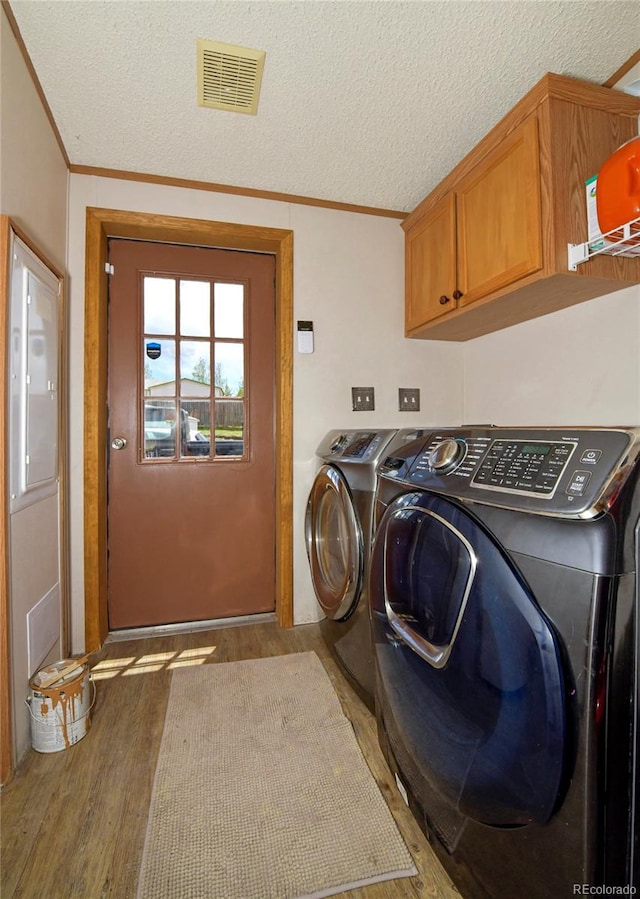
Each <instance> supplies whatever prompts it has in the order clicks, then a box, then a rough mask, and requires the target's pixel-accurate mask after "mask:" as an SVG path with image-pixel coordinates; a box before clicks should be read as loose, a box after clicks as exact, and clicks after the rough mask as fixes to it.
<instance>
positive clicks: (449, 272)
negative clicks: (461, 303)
mask: <svg viewBox="0 0 640 899" xmlns="http://www.w3.org/2000/svg"><path fill="white" fill-rule="evenodd" d="M455 249H456V208H455V197H454V196H453V194H449V195H448V196H446V197H445V198H444V199H443V200H442V201H441V202H440V203H438V204H437V205H436V206H434V208H433V209H432V210H431V212H429V213H428V214H427V215H426V216H425V217H424V218H422V219H420V221H418V222H416V224H415V225H414V227H413V228H412V229H411V230H410V231H409V232H408V233H407V238H406V250H405V252H406V259H405V265H406V319H405V327H406V331H407V333H408V332H409V331H411V330H413V329H414V328H417V327H419V326H420V325H422V324H424V323H425V322H428V321H432V320H433V319H434V318H438V317H439V316H441V315H444V314H446V313H447V312H450V311H451V309H454V308H455V307H456V301H455V300H454V299H453V291H454V290H455V286H456V269H455V258H456V257H455ZM441 297H447V302H446V303H443V302H441Z"/></svg>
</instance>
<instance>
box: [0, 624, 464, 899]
mask: <svg viewBox="0 0 640 899" xmlns="http://www.w3.org/2000/svg"><path fill="white" fill-rule="evenodd" d="M307 651H315V652H316V653H317V654H318V656H319V657H320V658H321V659H322V661H323V663H324V665H325V668H326V669H327V671H328V673H329V676H330V678H331V680H332V682H333V684H334V686H335V689H336V692H337V693H338V695H339V697H340V700H341V702H342V705H343V708H344V710H345V713H346V714H347V715H348V717H349V718H350V720H351V722H352V724H353V727H354V730H355V733H356V736H357V739H358V741H359V744H360V747H361V749H362V751H363V754H364V756H365V758H366V759H367V762H368V764H369V767H370V769H371V771H372V773H373V775H374V776H375V778H376V781H377V782H378V784H379V786H380V789H381V791H382V793H383V795H384V797H385V799H386V800H387V802H388V804H389V807H390V809H391V812H392V814H393V815H394V817H395V819H396V821H397V823H398V826H399V828H400V830H401V832H402V834H403V836H404V838H405V841H406V843H407V846H408V847H409V850H410V852H411V854H412V855H413V858H414V861H415V864H416V867H417V868H418V872H419V873H418V875H417V876H416V877H412V878H403V879H401V880H396V881H389V882H387V883H381V884H375V885H372V886H368V887H366V888H361V889H357V890H351V891H349V892H347V893H342V894H340V895H341V896H342V897H345V899H346V897H349V899H396V897H397V899H427V897H429V899H460V894H459V893H458V891H457V890H456V889H455V887H453V886H452V884H451V882H450V880H449V878H448V876H447V875H446V873H445V872H444V870H443V868H442V867H441V865H440V863H439V861H438V860H437V859H436V857H435V855H434V854H433V851H432V849H431V847H430V846H429V843H428V842H427V840H426V839H425V837H424V836H423V834H422V832H421V831H420V829H419V827H418V825H417V824H416V822H415V820H414V819H413V817H412V815H411V813H410V812H409V810H408V809H407V807H406V806H405V804H404V802H403V801H402V799H401V797H400V795H399V793H398V791H397V789H396V786H395V782H394V780H393V777H392V776H391V773H390V771H389V769H388V767H387V765H386V763H385V761H384V758H383V756H382V753H381V751H380V749H379V747H378V743H377V738H376V727H375V718H374V717H373V716H372V715H371V714H370V712H369V711H368V709H367V708H366V706H365V705H364V704H363V703H362V702H361V701H360V699H359V698H358V696H357V695H356V694H355V692H354V691H353V690H352V689H351V687H350V685H349V684H348V682H347V681H346V680H345V679H344V677H343V676H342V674H341V673H340V670H339V668H338V667H337V666H336V664H335V663H334V661H333V659H332V657H331V656H330V654H329V652H328V650H327V649H326V647H325V644H324V642H323V641H322V638H321V636H320V632H319V628H318V626H317V625H315V624H309V625H302V626H298V627H295V628H291V629H288V630H283V629H281V628H279V627H278V626H277V625H276V624H272V623H266V624H264V623H263V624H250V625H244V626H240V627H229V628H216V629H214V630H210V631H197V632H194V633H189V634H181V635H172V636H162V637H152V638H147V639H144V640H136V641H128V642H113V643H107V644H105V646H104V647H103V649H102V650H101V652H100V653H95V654H94V655H93V656H92V657H91V660H90V663H91V668H92V670H93V676H94V678H95V683H96V688H97V691H96V702H95V706H94V709H93V724H92V728H91V730H90V731H89V733H88V734H87V736H86V737H85V738H84V739H83V740H81V742H80V743H77V744H76V745H75V746H73V747H71V748H70V749H68V750H63V751H61V752H57V753H53V754H50V755H44V754H41V753H37V752H34V751H33V750H30V751H29V753H28V755H27V757H26V758H25V760H24V761H23V763H22V764H21V766H20V768H19V769H18V771H17V773H16V775H15V777H14V778H13V780H12V781H11V782H10V783H9V784H8V785H7V786H6V787H5V789H4V790H3V792H2V796H1V797H0V808H1V813H2V815H1V821H0V826H1V835H2V847H1V848H2V871H1V889H0V895H2V897H3V899H14V897H22V899H105V897H112V899H134V897H135V895H136V885H137V879H138V870H139V865H140V859H141V855H142V847H143V842H144V836H145V830H146V825H147V813H148V808H149V801H150V796H151V786H152V782H153V775H154V771H155V766H156V759H157V754H158V750H159V746H160V739H161V736H162V729H163V725H164V714H165V709H166V705H167V700H168V693H169V683H170V678H171V670H172V668H171V666H176V665H182V664H188V663H194V662H196V663H204V664H209V663H211V664H214V663H217V662H227V661H236V660H241V659H249V658H262V657H267V656H272V655H281V654H285V653H291V652H307ZM200 660H204V661H203V662H202V661H200ZM202 899H224V897H202ZM247 899H252V897H250V896H248V897H247Z"/></svg>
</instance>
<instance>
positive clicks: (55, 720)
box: [26, 659, 95, 752]
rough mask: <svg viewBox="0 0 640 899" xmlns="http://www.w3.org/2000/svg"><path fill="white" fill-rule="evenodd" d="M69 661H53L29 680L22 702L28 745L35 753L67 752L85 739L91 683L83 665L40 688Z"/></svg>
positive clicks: (90, 700)
mask: <svg viewBox="0 0 640 899" xmlns="http://www.w3.org/2000/svg"><path fill="white" fill-rule="evenodd" d="M72 661H73V659H61V660H60V661H59V662H53V663H52V664H51V665H48V666H47V667H46V668H43V669H42V670H41V671H38V673H37V674H34V676H33V677H32V678H31V680H30V681H29V686H30V688H31V694H30V696H29V698H28V699H27V700H26V703H27V706H28V707H29V714H30V715H31V745H32V746H33V748H34V749H35V750H36V752H59V751H60V750H61V749H68V748H69V747H70V746H73V745H74V743H78V742H79V741H80V740H81V739H82V738H83V737H84V736H86V734H87V733H88V731H89V728H90V727H91V714H90V713H91V709H92V707H93V703H94V702H95V684H93V682H92V681H91V678H90V676H89V666H88V665H87V664H86V662H85V663H83V664H81V665H78V666H77V667H75V668H74V669H72V670H71V671H69V672H68V674H66V675H64V676H63V677H61V678H60V680H58V681H56V682H55V683H52V684H51V685H50V686H48V687H44V686H42V683H43V682H44V683H46V682H47V681H49V680H50V679H51V677H53V676H54V675H55V674H56V673H57V672H58V671H60V672H61V671H63V670H64V669H65V668H68V667H69V665H70V664H71V663H72ZM92 686H93V697H92V696H91V687H92Z"/></svg>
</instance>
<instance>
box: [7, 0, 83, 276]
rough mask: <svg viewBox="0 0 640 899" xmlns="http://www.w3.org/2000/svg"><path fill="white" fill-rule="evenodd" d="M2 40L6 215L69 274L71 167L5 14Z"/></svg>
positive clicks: (58, 266) (42, 251)
mask: <svg viewBox="0 0 640 899" xmlns="http://www.w3.org/2000/svg"><path fill="white" fill-rule="evenodd" d="M0 41H1V51H2V52H1V55H0V65H1V70H0V71H1V76H2V79H1V83H0V114H1V116H2V118H1V122H2V128H1V129H0V203H1V207H2V212H3V213H4V215H9V216H11V218H12V219H13V220H14V221H15V223H16V224H17V225H18V226H19V227H20V228H22V229H24V231H25V232H26V233H27V235H28V236H29V238H30V239H31V240H32V241H34V242H35V244H36V245H37V247H38V249H39V250H40V252H41V253H43V254H44V255H45V256H46V257H47V259H48V260H49V262H51V263H52V264H53V265H54V266H56V267H57V268H58V269H60V270H61V271H64V268H65V260H66V255H67V183H68V172H67V166H66V163H65V160H64V158H63V156H62V153H61V152H60V148H59V146H58V144H57V141H56V139H55V137H54V135H53V131H52V130H51V126H50V124H49V120H48V119H47V116H46V114H45V112H44V109H43V107H42V104H41V102H40V98H39V97H38V94H37V92H36V89H35V87H34V86H33V82H32V80H31V76H30V75H29V72H28V70H27V67H26V65H25V63H24V60H23V59H22V56H21V54H20V50H19V49H18V45H17V43H16V40H15V38H14V36H13V33H12V31H11V27H10V25H9V22H8V20H7V17H6V15H5V12H4V10H2V14H1V15H0Z"/></svg>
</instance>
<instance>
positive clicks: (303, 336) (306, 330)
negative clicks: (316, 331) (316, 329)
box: [298, 321, 313, 353]
mask: <svg viewBox="0 0 640 899" xmlns="http://www.w3.org/2000/svg"><path fill="white" fill-rule="evenodd" d="M298 352H299V353H313V322H308V321H299V322H298Z"/></svg>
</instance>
